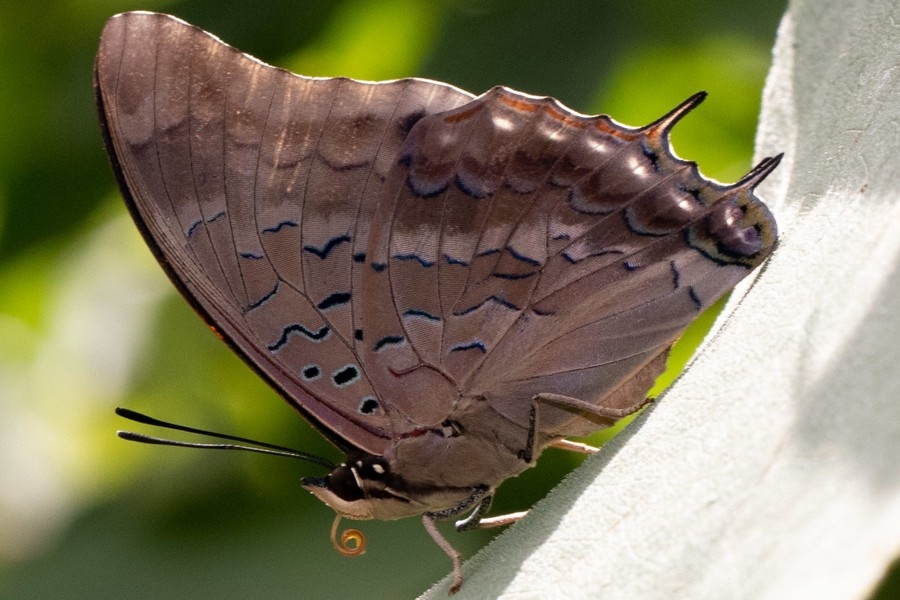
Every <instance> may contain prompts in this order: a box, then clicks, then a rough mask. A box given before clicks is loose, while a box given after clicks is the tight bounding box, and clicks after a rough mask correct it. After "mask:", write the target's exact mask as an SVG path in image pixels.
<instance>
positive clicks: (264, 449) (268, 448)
mask: <svg viewBox="0 0 900 600" xmlns="http://www.w3.org/2000/svg"><path fill="white" fill-rule="evenodd" d="M116 414H117V415H119V416H120V417H123V418H125V419H128V420H130V421H134V422H135V423H142V424H144V425H153V426H154V427H163V428H165V429H174V430H176V431H185V432H187V433H196V434H198V435H206V436H209V437H214V438H218V439H220V440H232V441H235V442H241V443H242V444H253V446H244V445H241V444H204V443H199V442H180V441H178V440H167V439H165V438H158V437H153V436H149V435H144V434H142V433H135V432H133V431H117V432H116V434H117V435H118V436H119V437H120V438H122V439H123V440H128V441H130V442H140V443H141V444H156V445H160V446H178V447H181V448H205V449H207V450H243V451H245V452H257V453H259V454H271V455H274V456H287V457H289V458H298V459H300V460H305V461H307V462H311V463H313V464H317V465H321V466H323V467H325V468H326V469H329V470H333V469H334V468H335V464H334V463H333V462H331V461H330V460H328V459H327V458H322V457H320V456H316V455H314V454H307V453H306V452H300V451H299V450H294V449H293V448H287V447H285V446H278V445H275V444H267V443H266V442H260V441H257V440H251V439H248V438H242V437H238V436H235V435H227V434H224V433H218V432H215V431H207V430H205V429H196V428H194V427H187V426H186V425H178V424H177V423H169V422H168V421H161V420H159V419H154V418H153V417H149V416H147V415H145V414H142V413H139V412H136V411H133V410H129V409H127V408H121V407H118V408H116Z"/></svg>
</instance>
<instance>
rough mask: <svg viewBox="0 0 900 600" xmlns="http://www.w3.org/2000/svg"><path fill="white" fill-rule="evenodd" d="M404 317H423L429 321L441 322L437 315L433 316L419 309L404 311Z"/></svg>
mask: <svg viewBox="0 0 900 600" xmlns="http://www.w3.org/2000/svg"><path fill="white" fill-rule="evenodd" d="M403 316H404V317H421V318H423V319H426V320H428V321H440V320H441V318H440V317H436V316H435V315H433V314H431V313H430V312H426V311H424V310H420V309H418V308H410V309H407V310H405V311H403Z"/></svg>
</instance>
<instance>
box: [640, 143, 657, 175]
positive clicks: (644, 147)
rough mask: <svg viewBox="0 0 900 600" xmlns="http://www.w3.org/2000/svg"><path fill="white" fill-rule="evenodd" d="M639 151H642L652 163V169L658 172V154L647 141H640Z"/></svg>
mask: <svg viewBox="0 0 900 600" xmlns="http://www.w3.org/2000/svg"><path fill="white" fill-rule="evenodd" d="M641 152H643V153H644V156H646V157H647V158H648V159H649V160H650V163H651V164H652V165H653V170H654V171H656V172H659V154H657V153H656V151H654V150H653V148H651V147H650V146H649V145H648V144H647V142H641Z"/></svg>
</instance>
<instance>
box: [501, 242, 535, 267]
mask: <svg viewBox="0 0 900 600" xmlns="http://www.w3.org/2000/svg"><path fill="white" fill-rule="evenodd" d="M506 251H507V252H509V253H510V255H512V257H513V258H515V259H516V260H521V261H522V262H523V263H527V264H529V265H531V266H532V267H539V266H541V261H539V260H536V259H534V258H531V257H530V256H525V255H524V254H519V253H518V252H516V251H515V250H513V249H512V248H510V247H509V246H507V247H506Z"/></svg>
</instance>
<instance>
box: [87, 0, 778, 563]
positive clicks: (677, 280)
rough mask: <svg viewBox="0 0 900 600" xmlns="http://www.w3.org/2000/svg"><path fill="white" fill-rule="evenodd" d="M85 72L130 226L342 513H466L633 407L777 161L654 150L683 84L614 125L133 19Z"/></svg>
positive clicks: (717, 273)
mask: <svg viewBox="0 0 900 600" xmlns="http://www.w3.org/2000/svg"><path fill="white" fill-rule="evenodd" d="M95 87H96V93H97V100H98V106H99V112H100V120H101V125H102V128H103V132H104V136H105V139H106V143H107V148H108V150H109V153H110V156H111V159H112V162H113V166H114V169H115V171H116V174H117V177H118V179H119V183H120V186H121V188H122V191H123V194H124V196H125V197H126V202H127V204H128V206H129V209H130V210H131V212H132V215H133V216H134V218H135V221H136V222H137V224H138V227H139V228H140V229H141V232H142V233H143V235H144V237H145V239H146V240H147V242H148V244H149V245H150V247H151V248H152V249H153V251H154V252H155V254H156V255H157V257H158V258H159V260H160V262H161V264H162V265H163V267H164V268H165V269H166V271H167V272H168V274H169V275H170V277H171V278H172V280H173V282H174V283H175V284H176V285H177V286H178V287H179V289H180V290H181V291H182V293H183V294H184V295H185V297H186V298H187V299H188V300H189V301H190V302H191V304H192V305H194V307H195V308H196V309H197V310H198V311H199V312H200V313H201V315H203V316H204V318H205V319H206V320H207V321H208V322H209V323H210V324H211V326H213V327H214V328H215V329H216V330H217V331H218V332H220V334H221V335H222V337H223V338H224V339H225V340H226V341H227V342H228V343H229V344H230V345H231V346H232V348H233V349H235V351H237V352H238V353H239V354H240V355H241V356H242V357H243V358H244V359H245V360H246V361H247V363H248V364H250V365H251V366H252V367H253V368H254V369H255V370H256V371H257V372H258V373H259V374H260V375H261V376H263V377H264V378H265V379H266V380H267V381H269V382H270V383H271V384H272V385H273V386H274V387H275V388H276V389H277V390H278V391H279V392H280V393H281V394H282V395H283V396H284V397H285V399H286V400H287V401H288V402H289V403H290V404H291V405H292V406H293V407H294V408H296V409H297V410H298V411H299V412H300V413H301V414H303V415H304V416H305V417H306V418H307V419H308V420H309V421H310V422H311V423H313V425H315V426H316V427H317V428H318V429H319V430H320V431H321V432H322V433H323V434H324V435H326V436H327V437H328V438H329V439H330V440H331V441H332V442H334V443H335V444H336V445H337V446H338V447H339V448H341V449H342V450H344V451H345V452H346V453H347V454H348V460H347V461H346V462H345V463H344V464H343V465H341V466H339V467H338V468H337V469H335V471H334V472H332V473H331V474H330V475H328V476H326V477H324V478H310V479H307V480H306V481H305V483H304V485H305V486H306V488H307V489H309V490H310V491H312V492H313V493H314V494H315V495H316V496H317V497H319V498H320V499H322V500H323V501H325V502H326V503H328V504H329V505H330V506H332V507H333V508H335V510H337V511H338V513H340V514H343V515H345V516H347V517H350V518H355V519H365V518H379V519H391V518H400V517H405V516H412V515H419V514H424V515H426V517H427V516H428V515H432V516H437V517H449V516H453V515H456V514H460V513H461V512H463V511H465V510H468V509H472V508H475V509H476V510H477V511H480V508H479V507H481V506H483V505H485V502H486V501H487V500H489V498H490V495H491V493H492V492H493V490H494V489H495V488H496V487H497V486H498V485H499V484H500V483H502V482H503V481H504V480H505V479H508V478H509V477H512V476H515V475H517V474H519V473H520V472H522V471H523V470H525V469H527V468H528V467H530V466H532V465H533V464H534V461H535V460H536V459H537V457H538V456H539V455H540V453H541V451H542V450H543V449H544V448H546V447H547V446H549V445H552V444H555V443H558V442H559V440H561V439H564V438H566V437H569V436H578V435H586V434H588V433H591V432H593V431H596V430H597V429H600V428H603V427H608V426H610V425H611V424H613V423H614V422H615V421H616V420H617V419H618V418H620V417H622V416H624V415H627V414H630V413H632V412H634V411H635V410H637V409H638V408H640V407H641V406H642V405H643V404H644V403H645V395H646V392H647V390H648V389H649V388H650V387H651V386H652V384H653V381H654V379H655V378H656V376H657V375H658V374H659V373H660V372H661V371H662V370H663V368H664V366H665V360H666V355H667V352H668V349H669V348H670V347H671V344H672V343H673V342H674V341H675V339H677V337H678V336H679V335H680V334H681V332H682V331H683V330H684V328H685V327H687V325H688V324H689V323H690V322H691V321H692V320H693V319H694V318H695V317H696V316H697V315H698V314H699V313H700V312H701V311H702V310H703V309H705V308H707V307H708V306H710V305H711V304H712V303H713V302H714V301H715V300H717V299H718V298H719V297H721V296H722V295H723V294H725V293H726V292H727V291H729V290H730V289H731V288H732V287H733V286H734V285H735V284H736V283H737V282H738V281H739V280H740V279H742V278H743V277H745V276H746V275H747V274H748V273H749V272H750V271H751V270H752V269H753V268H755V267H756V266H758V265H759V264H761V263H762V262H763V261H764V260H765V258H766V257H767V256H768V255H769V254H770V253H771V251H772V249H773V248H774V246H775V242H776V237H777V231H776V225H775V221H774V219H773V217H772V215H771V214H770V213H769V211H768V209H767V208H766V207H765V205H764V204H762V202H760V201H759V200H758V199H757V198H756V197H755V196H754V194H753V189H754V187H755V186H756V185H757V184H758V183H759V182H760V181H761V180H762V179H763V178H764V177H765V176H766V175H767V174H768V173H769V172H771V170H772V169H774V168H775V166H776V165H777V163H778V159H777V158H775V159H767V160H765V161H763V162H762V163H760V165H759V166H757V167H756V168H755V169H754V170H753V171H751V172H750V173H749V174H748V175H747V176H746V177H745V178H743V179H742V180H741V181H739V182H738V183H736V184H733V185H722V184H719V183H716V182H713V181H709V180H707V179H704V178H703V177H702V176H700V174H699V172H698V171H697V168H696V165H695V164H694V163H692V162H689V161H684V160H682V159H680V158H678V157H676V156H675V155H674V154H673V153H672V152H671V150H670V148H669V145H668V133H669V131H670V129H671V127H672V126H674V124H675V123H676V122H677V121H678V120H679V119H680V118H681V117H683V116H684V115H685V114H687V112H689V111H690V110H691V109H692V108H693V107H694V106H696V105H697V104H698V103H699V102H700V101H701V100H702V99H703V97H704V96H703V95H702V94H698V95H695V96H694V97H692V98H690V99H689V100H687V101H686V102H684V103H683V104H682V105H680V106H678V107H677V108H675V109H674V110H673V111H672V112H670V113H669V114H668V115H666V116H664V117H662V118H661V119H659V120H657V121H656V122H654V123H652V124H650V125H648V126H646V127H642V128H629V127H625V126H622V125H619V124H618V123H615V122H614V121H612V120H611V119H610V118H609V117H606V116H597V117H588V116H584V115H580V114H577V113H574V112H572V111H570V110H569V109H567V108H566V107H564V106H562V105H561V104H560V103H558V102H557V101H555V100H553V99H550V98H538V97H534V96H529V95H526V94H521V93H519V92H515V91H513V90H510V89H507V88H503V87H497V88H494V89H492V90H489V91H488V92H486V93H484V94H483V95H481V96H479V97H477V98H476V97H473V96H472V95H471V94H468V93H467V92H464V91H462V90H459V89H457V88H454V87H452V86H449V85H446V84H441V83H437V82H432V81H426V80H421V79H404V80H397V81H392V82H384V83H366V82H359V81H354V80H350V79H346V78H331V79H316V78H305V77H300V76H297V75H293V74H291V73H288V72H287V71H283V70H280V69H276V68H273V67H270V66H268V65H264V64H262V63H260V62H259V61H257V60H255V59H253V58H251V57H249V56H247V55H245V54H242V53H240V52H238V51H237V50H235V49H234V48H231V47H230V46H227V45H225V44H223V43H222V42H220V41H219V40H217V39H216V38H214V37H212V36H211V35H209V34H207V33H205V32H203V31H201V30H199V29H197V28H195V27H192V26H190V25H188V24H186V23H184V22H182V21H179V20H177V19H175V18H174V17H169V16H167V15H159V14H153V13H126V14H123V15H117V16H116V17H113V18H112V19H110V21H109V23H108V24H107V26H106V28H105V30H104V33H103V36H102V38H101V45H100V50H99V52H98V56H97V62H96V68H95ZM478 514H481V513H480V512H479V513H478ZM426 526H428V523H427V522H426ZM429 531H432V530H431V529H429ZM433 535H434V534H433ZM436 539H437V538H436ZM439 543H440V542H439ZM444 543H446V542H444ZM442 547H443V546H442ZM445 550H446V548H445ZM448 553H449V551H448Z"/></svg>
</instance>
